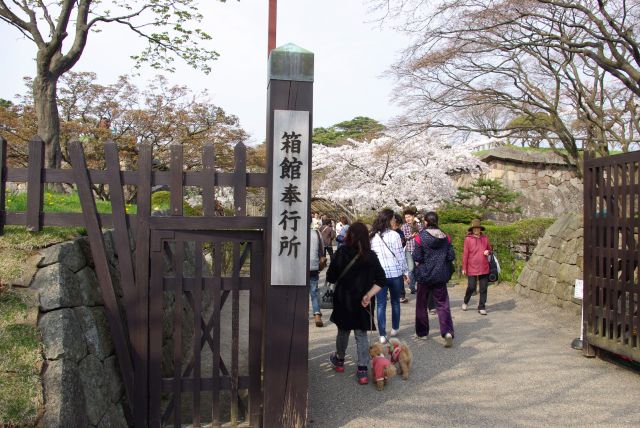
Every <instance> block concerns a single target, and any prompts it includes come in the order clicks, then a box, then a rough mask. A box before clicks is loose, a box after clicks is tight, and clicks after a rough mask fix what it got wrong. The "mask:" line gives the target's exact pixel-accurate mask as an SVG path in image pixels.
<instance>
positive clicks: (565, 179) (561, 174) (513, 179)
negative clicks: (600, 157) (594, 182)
mask: <svg viewBox="0 0 640 428" xmlns="http://www.w3.org/2000/svg"><path fill="white" fill-rule="evenodd" d="M480 159H481V160H482V161H483V162H485V163H486V164H487V166H488V167H489V172H487V173H486V174H484V177H485V178H491V179H497V180H500V181H501V182H502V183H503V184H504V185H506V186H507V187H508V188H510V189H512V190H515V191H517V192H519V193H520V194H521V196H520V197H519V198H518V199H517V201H516V203H517V205H518V206H520V207H521V208H522V214H521V215H518V216H498V217H497V218H496V219H497V220H504V221H512V220H517V219H519V218H527V217H559V216H561V215H563V214H566V213H568V212H578V213H580V212H582V198H583V188H582V180H581V179H580V178H578V177H577V174H576V170H575V167H573V166H571V165H567V163H566V162H565V160H564V159H562V158H561V157H560V156H559V155H557V154H555V153H553V152H551V151H543V152H529V151H524V150H518V149H515V148H510V147H501V148H497V149H493V150H490V151H489V152H487V153H486V154H484V155H482V156H480ZM475 178H477V176H475V177H474V176H471V175H468V174H467V175H459V176H456V177H455V179H456V185H457V186H458V187H460V186H469V185H470V184H471V183H472V182H473V181H474V180H475Z"/></svg>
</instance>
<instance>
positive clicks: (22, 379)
mask: <svg viewBox="0 0 640 428" xmlns="http://www.w3.org/2000/svg"><path fill="white" fill-rule="evenodd" d="M32 310H33V308H32ZM29 312H30V311H29V306H28V305H27V303H26V301H25V298H24V296H23V295H22V294H19V293H17V292H16V291H15V290H11V289H8V288H6V287H5V288H0V426H6V427H18V426H34V425H35V422H36V419H37V417H38V414H39V412H40V410H41V408H42V391H41V385H40V369H41V365H42V353H41V348H40V335H39V333H38V329H37V327H36V326H35V320H34V318H35V316H36V315H35V314H33V313H32V314H30V313H29Z"/></svg>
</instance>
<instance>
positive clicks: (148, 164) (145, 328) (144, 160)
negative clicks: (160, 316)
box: [133, 144, 152, 426]
mask: <svg viewBox="0 0 640 428" xmlns="http://www.w3.org/2000/svg"><path fill="white" fill-rule="evenodd" d="M151 168H152V149H151V145H149V144H141V145H140V146H139V147H138V174H137V185H138V186H137V191H138V194H137V200H136V202H137V212H138V215H137V219H136V220H137V222H136V260H135V263H136V271H135V278H136V295H137V303H136V308H137V310H136V318H137V321H136V323H135V324H134V327H133V328H134V337H135V341H134V343H133V348H134V349H135V353H136V378H135V383H136V385H147V383H148V382H149V380H148V371H147V367H146V364H147V361H148V358H149V259H150V252H149V239H150V228H149V218H150V217H151ZM144 392H145V391H144V390H143V388H138V390H137V392H136V402H140V403H145V404H146V403H147V401H146V400H147V394H146V393H144ZM143 394H144V395H143ZM145 404H143V405H142V406H137V407H136V410H137V412H136V425H137V426H146V423H145V421H146V418H147V411H148V408H147V406H146V405H145Z"/></svg>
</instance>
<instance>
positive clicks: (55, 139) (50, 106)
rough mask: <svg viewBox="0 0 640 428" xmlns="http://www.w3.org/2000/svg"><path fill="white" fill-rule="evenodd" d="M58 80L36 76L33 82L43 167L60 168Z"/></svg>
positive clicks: (51, 77)
mask: <svg viewBox="0 0 640 428" xmlns="http://www.w3.org/2000/svg"><path fill="white" fill-rule="evenodd" d="M57 84H58V79H57V78H55V77H53V76H40V75H39V76H37V77H36V78H35V79H34V80H33V100H34V107H35V110H36V117H37V120H38V135H39V136H40V138H42V139H43V140H44V147H45V149H44V150H45V167H46V168H60V165H61V163H62V152H61V150H60V116H59V114H58V105H57V102H56V93H57Z"/></svg>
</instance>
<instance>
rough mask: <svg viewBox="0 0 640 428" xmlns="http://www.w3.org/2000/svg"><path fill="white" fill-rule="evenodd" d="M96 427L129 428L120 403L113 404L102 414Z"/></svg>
mask: <svg viewBox="0 0 640 428" xmlns="http://www.w3.org/2000/svg"><path fill="white" fill-rule="evenodd" d="M97 428H129V426H128V425H127V420H126V419H125V417H124V411H123V410H122V405H121V404H113V405H112V406H111V407H110V408H109V410H107V413H106V414H105V415H104V417H103V418H102V420H101V421H100V423H98V425H97Z"/></svg>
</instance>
